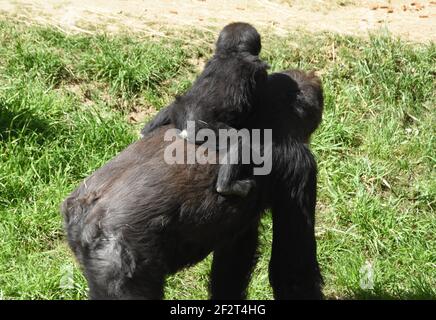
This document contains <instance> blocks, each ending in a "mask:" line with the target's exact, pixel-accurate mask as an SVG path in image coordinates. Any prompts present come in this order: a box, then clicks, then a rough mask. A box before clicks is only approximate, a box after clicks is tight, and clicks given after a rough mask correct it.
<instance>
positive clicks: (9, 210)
mask: <svg viewBox="0 0 436 320" xmlns="http://www.w3.org/2000/svg"><path fill="white" fill-rule="evenodd" d="M177 38H180V39H181V40H177ZM182 40H183V41H182ZM198 40H201V41H198ZM212 43H213V36H211V35H207V34H206V35H205V34H202V33H199V32H195V31H191V32H185V33H183V34H179V35H178V36H177V37H172V36H169V37H165V38H150V37H147V36H144V35H139V34H136V35H128V36H106V35H95V36H90V35H74V36H68V35H65V34H62V33H60V32H58V31H57V30H55V29H50V28H44V27H37V26H33V27H29V26H24V25H21V24H13V23H10V22H6V21H5V20H3V21H0V248H1V249H0V297H2V298H4V299H83V298H85V297H86V282H85V280H84V278H83V276H82V275H81V273H80V270H79V268H78V266H77V264H76V263H75V262H74V259H73V257H72V255H71V253H70V251H69V249H68V247H67V246H66V244H65V237H64V234H63V230H62V221H61V217H60V214H59V210H58V207H59V204H60V202H61V201H62V199H63V198H64V197H65V196H66V195H67V194H68V193H69V192H71V191H72V190H73V188H74V187H75V186H76V185H77V184H78V183H79V182H80V181H81V180H82V179H83V178H85V177H86V176H87V175H89V174H91V173H92V172H93V171H94V170H95V169H97V168H99V167H100V166H101V165H103V164H104V163H105V162H106V161H108V160H109V159H111V158H112V157H113V156H114V155H115V154H117V153H118V152H119V151H121V150H122V149H123V148H125V147H126V146H127V145H128V144H129V143H131V142H132V141H134V140H135V139H136V137H137V133H138V131H139V128H140V127H141V126H142V123H134V124H131V123H130V122H129V121H127V119H128V114H129V113H130V112H132V111H138V110H141V109H147V108H151V109H153V110H157V109H159V108H161V107H162V106H164V105H166V104H167V103H169V102H170V101H171V99H173V97H174V95H175V94H177V93H180V92H183V91H184V90H186V88H187V87H188V86H189V84H190V83H191V82H192V80H193V79H194V77H195V73H196V72H197V70H196V61H198V60H204V59H205V58H207V57H208V56H210V54H211V52H212V51H211V49H212V46H211V44H212ZM263 58H264V59H266V60H267V61H268V62H269V63H270V64H271V66H272V70H273V71H276V70H281V69H285V68H289V67H299V68H303V69H306V70H309V69H316V70H318V71H319V73H320V74H321V76H322V79H323V82H324V88H325V114H324V120H323V123H322V126H321V127H320V129H319V130H318V131H317V132H316V134H315V135H314V137H313V141H312V148H313V150H314V153H315V154H316V157H317V160H318V163H319V201H318V211H317V217H318V222H317V228H316V231H317V238H318V247H319V260H320V263H321V267H322V273H323V275H324V277H325V293H326V295H327V297H328V298H333V299H334V298H343V299H354V298H370V299H371V298H393V299H397V298H403V299H404V298H428V299H435V298H436V289H435V288H436V237H435V236H434V230H435V227H436V219H435V215H434V214H435V212H434V209H435V193H436V179H435V178H436V177H435V155H434V150H435V147H436V146H435V138H434V136H435V131H434V128H435V126H434V123H435V120H436V119H435V115H436V113H435V105H436V98H435V75H436V70H435V66H436V47H435V45H434V44H429V45H416V44H406V43H404V42H401V41H399V40H396V39H394V38H392V37H390V36H389V35H377V36H373V37H371V38H370V39H359V38H353V37H345V36H338V35H331V34H316V35H313V34H306V33H301V32H295V33H291V34H289V36H288V37H287V38H274V37H271V38H266V39H265V40H264V50H263ZM270 243H271V220H270V217H269V216H266V217H265V218H264V220H263V224H262V237H261V253H262V255H261V258H260V261H259V264H258V266H257V268H256V272H255V274H254V276H253V280H252V282H251V285H250V291H249V296H250V298H252V299H270V298H272V294H271V289H270V287H269V283H268V276H267V266H268V256H269V248H270ZM366 262H369V263H371V264H372V266H373V270H374V275H375V278H374V287H373V289H361V287H360V285H359V282H360V278H361V275H360V273H359V270H360V268H361V267H362V266H363V265H364V264H365V263H366ZM70 265H71V266H73V268H74V280H75V281H74V287H73V288H60V287H59V283H60V280H61V278H62V276H63V274H62V272H61V270H63V269H64V268H65V267H68V266H70ZM209 266H210V258H208V259H206V261H204V262H203V263H200V264H198V265H197V266H195V267H193V268H190V269H187V270H184V271H183V272H180V273H179V274H177V275H174V276H171V277H169V279H168V281H167V287H166V298H169V299H176V298H183V299H195V298H207V291H206V290H207V276H208V272H209Z"/></svg>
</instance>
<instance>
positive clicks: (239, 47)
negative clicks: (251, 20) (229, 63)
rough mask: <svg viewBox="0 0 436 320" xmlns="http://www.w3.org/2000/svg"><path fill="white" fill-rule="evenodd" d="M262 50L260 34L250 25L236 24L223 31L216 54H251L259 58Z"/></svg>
mask: <svg viewBox="0 0 436 320" xmlns="http://www.w3.org/2000/svg"><path fill="white" fill-rule="evenodd" d="M260 49H261V43H260V34H259V33H258V32H257V30H256V29H255V28H254V27H253V26H252V25H250V24H248V23H244V22H234V23H231V24H228V25H227V26H225V27H224V29H223V30H221V32H220V35H219V37H218V40H217V42H216V52H217V53H220V54H228V53H249V54H252V55H255V56H257V55H258V54H259V52H260Z"/></svg>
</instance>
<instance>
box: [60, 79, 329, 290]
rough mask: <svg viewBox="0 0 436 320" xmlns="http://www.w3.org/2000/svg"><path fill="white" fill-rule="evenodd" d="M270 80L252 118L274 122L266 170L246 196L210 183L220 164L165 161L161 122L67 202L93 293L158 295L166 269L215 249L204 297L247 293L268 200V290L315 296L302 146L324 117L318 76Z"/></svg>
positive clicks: (255, 122)
mask: <svg viewBox="0 0 436 320" xmlns="http://www.w3.org/2000/svg"><path fill="white" fill-rule="evenodd" d="M267 87H268V90H267V94H266V96H265V101H264V102H263V107H262V108H260V109H261V110H259V112H258V113H257V116H256V117H254V118H252V119H251V123H250V124H249V127H252V128H254V127H256V128H260V129H263V128H271V129H273V149H272V156H273V166H272V172H271V174H270V175H267V176H255V179H256V187H255V188H254V189H253V190H252V191H251V192H250V193H249V194H248V196H247V197H246V198H240V197H223V196H222V195H220V194H218V193H217V192H216V191H215V183H216V177H217V173H218V168H219V166H218V165H211V164H206V165H199V164H194V165H188V164H172V165H169V164H166V163H165V161H164V160H163V155H164V151H165V148H166V147H167V146H168V145H169V143H170V142H164V139H163V136H164V133H165V131H166V130H168V129H169V128H170V127H162V128H159V129H156V130H155V131H153V132H152V133H150V134H149V135H147V136H145V137H144V138H142V139H141V140H139V141H137V142H135V143H133V144H132V145H130V146H129V147H128V148H126V149H125V150H124V151H122V152H121V153H120V154H119V155H118V156H117V157H115V158H114V159H113V160H111V161H110V162H109V163H107V164H106V165H105V166H103V167H102V168H100V169H99V170H97V171H96V172H95V173H94V174H92V175H91V176H90V177H88V178H87V179H85V181H84V182H83V183H82V184H81V185H80V186H79V187H78V188H77V189H76V190H75V191H74V192H73V193H72V194H71V195H70V196H69V197H68V198H67V199H66V200H65V201H64V203H63V204H62V213H63V215H64V219H65V228H66V230H67V235H68V242H69V245H70V247H71V248H72V250H73V252H74V253H75V255H76V257H77V258H78V260H79V262H80V264H81V265H82V266H83V270H84V273H85V276H86V279H87V281H88V284H89V290H90V292H89V295H90V298H93V299H161V298H162V297H163V295H164V294H163V287H164V280H165V277H166V275H168V274H171V273H175V272H177V271H178V270H180V269H182V268H184V267H186V266H189V265H192V264H195V263H197V262H199V261H201V260H202V259H204V258H205V257H206V256H207V255H208V254H209V253H210V252H212V251H213V252H214V255H213V263H212V271H211V282H210V293H211V298H212V299H242V298H245V296H246V289H247V285H248V282H249V279H250V275H251V272H252V270H253V267H254V265H255V263H256V249H257V239H258V224H259V219H260V217H261V215H262V213H263V212H264V211H265V209H267V208H271V209H272V214H273V245H272V256H271V260H270V270H269V273H270V282H271V285H272V287H273V292H274V297H275V298H276V299H294V298H297V299H318V298H321V297H322V293H321V284H322V278H321V275H320V272H319V267H318V263H317V259H316V242H315V236H314V219H315V216H314V215H315V202H316V162H315V160H314V158H313V156H312V154H311V152H310V150H309V149H308V147H307V146H306V142H307V140H308V138H309V136H310V134H311V133H312V132H313V131H314V130H315V129H316V127H317V126H318V124H319V122H320V120H321V114H322V89H321V84H320V82H319V79H318V78H316V77H315V76H313V75H311V74H309V75H307V74H305V73H303V72H299V71H290V72H288V73H276V74H272V75H271V76H269V79H268V86H267ZM173 143H174V142H173ZM176 143H179V144H186V143H187V142H186V141H185V140H182V139H178V141H177V142H176ZM196 148H202V146H197V147H196ZM188 150H189V149H188ZM188 152H189V151H188Z"/></svg>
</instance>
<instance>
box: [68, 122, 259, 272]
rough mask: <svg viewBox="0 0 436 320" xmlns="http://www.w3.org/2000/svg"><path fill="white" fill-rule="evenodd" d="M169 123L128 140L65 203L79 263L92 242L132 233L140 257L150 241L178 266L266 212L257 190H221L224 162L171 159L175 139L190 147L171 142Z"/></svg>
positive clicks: (202, 254) (173, 268) (198, 257)
mask: <svg viewBox="0 0 436 320" xmlns="http://www.w3.org/2000/svg"><path fill="white" fill-rule="evenodd" d="M168 129H171V127H169V126H166V127H162V128H159V129H157V130H155V131H153V132H152V133H151V134H149V135H147V136H145V137H143V138H142V139H141V140H138V141H136V142H134V143H133V144H131V145H130V146H128V147H127V148H126V149H125V150H123V151H122V152H121V153H120V154H118V155H117V156H116V157H115V158H114V159H112V160H111V161H109V162H108V163H107V164H105V165H104V166H103V167H101V168H100V169H98V170H97V171H95V172H94V173H93V174H92V175H91V176H89V177H88V178H86V179H85V180H84V181H83V182H82V183H81V185H80V186H79V187H78V188H77V189H76V190H75V191H73V192H72V193H71V194H70V196H68V197H67V198H66V199H65V201H64V202H63V204H62V206H61V212H62V214H63V216H64V221H65V228H66V230H67V234H68V241H69V244H70V246H71V248H72V250H73V251H74V252H75V254H76V256H77V257H78V259H79V261H80V262H82V261H83V259H82V255H83V254H84V252H86V251H87V250H86V248H87V247H95V246H99V245H100V243H101V242H102V241H118V240H119V241H121V240H120V239H129V241H130V242H132V241H135V243H134V244H133V243H131V245H130V246H129V245H128V244H126V245H127V246H129V247H132V248H135V250H139V251H138V252H135V254H137V255H139V256H141V252H140V251H141V248H142V250H143V252H144V254H149V253H150V250H149V248H150V247H153V248H156V247H158V248H159V250H152V251H153V253H154V254H160V255H165V256H166V257H165V259H162V260H164V261H169V263H168V266H167V267H168V268H169V269H170V270H171V271H172V272H175V271H177V269H179V268H180V267H182V265H183V264H184V263H183V261H184V260H186V263H188V261H189V262H192V261H193V260H201V259H202V258H204V257H205V256H206V255H207V254H208V253H209V252H211V251H212V250H213V249H214V247H215V244H216V243H217V242H218V241H220V242H222V239H223V237H224V238H225V237H231V236H233V235H234V234H236V233H237V232H238V230H242V229H243V228H244V227H245V226H246V225H247V220H249V219H254V218H257V217H258V215H259V214H260V211H261V209H260V205H259V203H257V200H256V192H257V190H254V192H253V193H252V194H251V195H250V196H249V198H246V199H241V198H238V197H223V196H221V195H219V194H218V193H217V192H216V191H215V184H216V176H217V172H218V165H215V164H168V163H166V162H165V161H164V160H165V159H164V154H165V149H166V148H167V147H168V146H169V145H170V144H171V143H175V144H177V145H174V144H173V145H172V146H173V147H174V146H176V147H177V146H179V147H183V146H185V147H186V141H185V140H182V139H179V138H177V140H176V141H175V142H171V141H164V134H165V132H166V131H167V130H168ZM196 149H198V147H196ZM186 150H190V149H189V148H188V149H186ZM189 152H190V151H188V153H189ZM191 152H195V150H194V151H192V149H191ZM171 261H174V265H173V264H172V263H171ZM180 264H182V265H180Z"/></svg>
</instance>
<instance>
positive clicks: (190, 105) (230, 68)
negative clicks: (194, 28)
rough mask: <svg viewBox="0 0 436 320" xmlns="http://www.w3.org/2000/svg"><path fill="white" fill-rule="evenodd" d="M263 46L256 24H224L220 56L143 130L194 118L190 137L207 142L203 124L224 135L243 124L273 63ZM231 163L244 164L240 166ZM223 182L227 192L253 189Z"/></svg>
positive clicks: (179, 126) (180, 125)
mask: <svg viewBox="0 0 436 320" xmlns="http://www.w3.org/2000/svg"><path fill="white" fill-rule="evenodd" d="M260 49H261V40H260V35H259V33H258V32H257V30H256V29H255V28H254V27H252V26H251V25H249V24H247V23H242V22H237V23H231V24H229V25H227V26H226V27H224V29H223V30H222V31H221V32H220V35H219V37H218V40H217V43H216V50H215V54H214V56H213V57H212V58H211V59H210V60H209V61H208V62H207V64H206V66H205V68H204V70H203V72H202V73H201V74H200V75H199V77H198V78H197V80H196V81H195V82H194V84H193V85H192V87H191V89H190V90H188V92H186V93H185V94H184V95H182V96H178V97H177V98H176V100H175V101H174V102H173V103H172V104H171V105H170V106H168V107H166V108H164V109H162V110H161V111H160V112H159V113H158V114H157V116H156V117H155V118H154V119H153V120H152V121H151V122H149V123H148V124H147V125H146V126H145V127H144V128H143V129H142V132H141V133H142V134H143V135H146V134H147V133H149V132H151V131H153V130H154V129H156V128H158V127H160V126H162V125H167V124H170V123H172V124H173V125H174V126H175V127H176V128H177V129H180V130H184V129H186V128H187V121H193V122H194V123H195V132H188V140H190V141H192V142H194V141H195V142H196V143H198V144H202V143H204V141H203V140H202V139H201V138H199V139H198V140H195V138H194V137H197V136H196V135H197V133H198V132H199V130H201V129H204V128H208V129H212V130H213V131H214V132H215V134H216V137H218V136H219V132H218V131H219V129H232V128H236V129H240V128H242V126H243V125H244V124H245V122H246V120H247V119H248V118H249V117H250V115H252V114H253V112H254V111H255V110H256V109H257V106H258V105H259V98H260V95H261V91H262V88H263V87H264V85H265V82H266V78H267V72H266V70H267V68H268V66H267V64H266V63H264V62H262V61H261V60H260V59H259V57H258V54H259V53H260ZM197 138H198V137H197ZM213 147H215V146H213ZM231 168H232V170H235V171H238V169H239V167H238V166H232V167H231ZM234 175H237V172H235V174H234ZM220 182H221V183H220V185H219V186H217V187H218V190H219V191H220V192H223V193H224V192H227V193H230V194H239V195H245V194H246V193H247V192H248V191H249V190H250V185H249V186H247V189H246V190H244V191H245V192H243V193H238V192H237V191H235V190H236V189H234V188H233V187H232V183H233V181H231V180H229V179H221V180H220Z"/></svg>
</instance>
